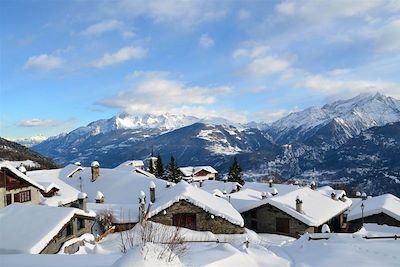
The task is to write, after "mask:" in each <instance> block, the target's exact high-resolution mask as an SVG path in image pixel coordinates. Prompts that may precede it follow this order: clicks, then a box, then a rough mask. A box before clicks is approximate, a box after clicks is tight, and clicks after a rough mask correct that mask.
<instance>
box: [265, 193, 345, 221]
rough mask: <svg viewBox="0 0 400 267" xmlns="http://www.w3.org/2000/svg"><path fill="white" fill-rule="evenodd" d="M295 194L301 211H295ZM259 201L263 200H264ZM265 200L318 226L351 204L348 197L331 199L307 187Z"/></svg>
mask: <svg viewBox="0 0 400 267" xmlns="http://www.w3.org/2000/svg"><path fill="white" fill-rule="evenodd" d="M297 196H299V198H300V200H302V201H303V207H302V209H303V213H299V212H297V211H296V197H297ZM261 202H264V200H263V201H261ZM265 202H266V203H269V204H270V205H272V206H275V207H276V208H278V209H280V210H282V211H283V212H285V213H287V214H289V215H290V216H292V217H294V218H296V219H298V220H299V221H301V222H303V223H305V224H307V225H309V226H320V225H321V224H323V223H325V222H327V221H328V220H330V219H331V218H332V217H334V216H336V215H339V214H340V213H342V212H344V211H345V210H346V209H347V208H349V207H350V205H351V200H350V199H346V201H345V202H344V201H341V200H333V199H331V198H330V197H327V196H325V195H323V194H321V193H320V192H318V191H315V190H312V189H310V188H308V187H303V188H300V189H298V190H296V191H292V192H290V193H287V194H284V195H279V194H278V195H277V196H275V197H272V198H267V199H266V200H265Z"/></svg>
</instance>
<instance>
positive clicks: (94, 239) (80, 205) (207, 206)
mask: <svg viewBox="0 0 400 267" xmlns="http://www.w3.org/2000/svg"><path fill="white" fill-rule="evenodd" d="M157 161H158V158H157V157H149V158H148V159H146V160H145V161H142V160H130V161H126V162H124V163H122V164H120V165H119V166H117V167H115V168H112V169H110V168H102V167H101V165H100V162H99V161H93V162H92V163H91V166H89V167H84V166H81V164H80V163H79V162H76V163H75V164H70V165H67V166H65V167H63V168H60V169H50V170H33V171H27V170H26V168H25V167H24V166H23V165H21V166H15V164H12V162H3V163H1V165H0V167H1V169H0V177H1V180H0V186H1V187H0V236H1V240H2V242H1V244H0V262H9V263H11V262H12V263H13V265H12V266H25V265H24V264H26V258H24V257H27V255H30V254H57V255H58V256H60V257H61V256H62V257H63V259H64V258H66V257H69V258H68V260H67V261H66V263H65V264H66V266H70V265H71V264H72V263H71V262H70V261H71V260H73V264H74V266H81V265H82V266H89V265H85V264H87V260H88V259H91V257H93V256H94V255H97V254H99V258H97V260H90V261H91V264H92V265H90V266H138V265H132V264H134V263H136V264H139V266H140V265H146V264H149V266H154V265H160V264H161V265H163V264H172V265H174V264H175V265H176V264H177V262H178V263H179V264H181V265H183V266H186V265H189V266H191V265H196V266H197V265H201V266H202V265H207V264H210V263H212V264H215V265H216V266H221V265H222V266H226V265H230V266H242V265H240V263H239V262H236V260H234V258H235V257H243V255H242V254H243V253H244V252H246V251H247V253H245V254H246V257H250V258H252V260H254V261H258V262H257V263H254V264H250V265H254V266H264V264H265V262H270V264H271V265H272V266H291V265H292V264H293V262H290V261H296V260H293V257H294V256H287V255H290V252H287V251H290V249H293V248H292V247H295V246H296V245H298V244H297V243H298V242H303V243H304V242H306V243H309V245H310V246H311V245H316V246H317V247H318V246H319V245H317V244H324V245H327V242H329V241H330V240H332V241H331V242H335V246H337V245H338V244H339V245H340V246H342V247H343V248H344V249H345V248H346V246H349V247H351V246H354V244H351V242H355V241H357V242H363V245H364V246H367V247H368V246H369V245H371V246H376V245H379V246H382V249H383V248H384V249H389V250H390V249H398V247H399V243H398V242H399V241H398V239H399V236H400V199H399V198H397V197H396V196H394V195H391V194H384V195H380V196H373V197H372V196H368V195H367V194H366V193H365V192H362V193H361V192H357V193H356V194H355V196H347V194H346V192H345V191H344V190H336V189H334V188H332V187H330V186H322V187H318V184H317V183H316V182H315V181H311V182H310V183H309V184H302V185H300V183H299V182H297V181H293V182H292V183H290V184H284V183H281V184H278V183H275V182H274V179H272V178H271V179H269V180H268V181H267V182H244V181H243V180H237V179H238V177H233V176H234V174H235V166H236V168H237V167H239V165H238V163H237V162H236V159H235V160H234V162H233V164H232V167H231V172H230V173H229V175H228V176H224V177H219V176H218V172H217V170H215V169H214V168H213V167H211V166H184V167H177V166H172V167H173V169H174V171H172V172H170V173H169V175H170V176H168V177H167V176H164V177H163V179H160V178H156V176H155V174H156V175H157V169H158V170H159V169H160V167H159V168H157ZM13 165H14V166H13ZM158 166H161V164H158ZM169 168H171V166H169ZM239 168H240V167H239ZM152 173H154V174H152ZM236 174H238V173H236ZM171 175H172V176H171ZM171 177H172V178H171ZM239 178H240V177H239ZM355 236H357V238H356V239H354V238H355ZM360 239H362V240H361V241H360ZM296 240H297V241H296ZM349 240H350V243H349ZM321 242H323V243H321ZM369 243H370V244H369ZM150 244H152V245H153V246H155V247H151V245H150ZM227 244H229V245H231V246H233V247H236V249H237V250H238V251H236V252H234V253H232V255H234V256H235V257H233V256H232V255H231V256H232V257H233V258H232V257H231V258H232V259H231V260H227V261H222V262H221V261H220V260H221V259H214V260H211V262H207V260H206V261H205V262H204V258H203V259H201V260H198V261H195V262H191V261H192V260H193V256H190V257H189V256H186V258H185V255H190V253H194V252H193V251H196V250H199V249H200V248H202V247H201V246H206V248H208V249H210V248H209V247H208V246H210V245H213V246H216V247H214V249H213V250H217V251H218V249H220V246H226V245H227ZM289 244H291V245H290V246H289ZM328 245H329V244H328ZM199 246H200V247H199ZM285 246H287V247H286V248H285ZM302 246H303V245H302ZM304 246H305V245H304ZM138 247H139V248H140V249H139V251H140V253H139V254H140V255H141V256H140V260H138V259H137V255H136V254H135V256H134V257H133V258H134V259H132V256H129V255H130V254H129V253H130V252H129V251H137V250H138ZM149 247H150V248H151V249H149ZM203 249H204V248H203ZM285 249H286V252H282V251H283V250H285ZM310 249H311V247H310ZM346 249H347V248H346ZM200 250H201V249H200ZM251 250H254V251H255V252H254V251H252V253H255V255H257V256H255V255H253V256H251V255H250V254H249V252H248V251H251ZM107 251H108V252H107ZM144 251H147V252H144ZM166 251H167V252H168V253H167V252H166ZM132 253H133V252H131V254H132ZM135 253H138V252H135ZM208 253H210V252H209V251H208ZM296 253H297V252H296ZM82 254H85V256H84V257H82ZM125 254H126V255H127V256H125V257H128V258H127V259H125V260H124V255H125ZM20 255H24V257H20ZM76 255H81V257H76ZM106 255H108V256H107V260H99V259H101V257H106ZM146 255H151V256H147V258H146ZM166 255H168V256H166ZM204 255H205V256H206V257H205V258H207V255H208V254H207V251H205V252H204ZM272 256H273V257H274V260H273V261H272V262H271V257H272ZM85 257H86V258H85ZM358 257H359V258H360V259H363V258H364V261H365V262H368V264H372V263H373V262H374V261H373V260H371V258H370V257H368V256H366V255H365V253H360V255H359V256H358ZM365 257H366V258H365ZM149 258H150V259H149ZM259 258H260V259H259ZM316 258H318V257H316ZM383 258H384V259H383V260H384V262H383V263H382V265H380V266H384V265H387V266H391V263H393V262H396V261H397V262H398V260H399V259H398V258H397V254H395V253H393V254H391V253H390V252H388V253H387V254H385V256H383ZM387 258H389V259H387ZM18 259H21V260H20V261H18ZM28 259H29V258H28ZM185 259H186V262H185ZM188 259H189V260H188ZM42 260H43V261H42V262H41V265H42V264H43V265H42V266H47V265H46V264H50V262H52V261H53V260H56V258H54V257H52V258H48V257H46V256H44V257H43V258H42ZM377 260H380V261H382V259H381V258H379V257H378V258H377ZM142 261H143V262H142ZM114 262H116V264H117V263H118V262H122V263H121V265H118V264H117V265H112V264H113V263H114ZM124 262H125V263H124ZM246 262H248V261H246ZM335 262H336V261H335V260H333V261H332V266H333V264H335ZM68 264H69V265H68ZM124 264H125V265H124ZM129 264H131V265H129ZM179 264H178V265H179ZM212 264H211V265H212ZM232 264H233V265H232ZM175 265H174V266H175ZM181 265H179V266H181ZM250 265H248V266H250ZM328 265H329V264H328ZM361 265H363V264H361ZM4 266H7V264H6V265H4ZM71 266H72V265H71ZM320 266H322V265H320ZM324 266H326V265H324ZM329 266H330V265H329ZM363 266H365V265H363ZM371 266H372V265H371Z"/></svg>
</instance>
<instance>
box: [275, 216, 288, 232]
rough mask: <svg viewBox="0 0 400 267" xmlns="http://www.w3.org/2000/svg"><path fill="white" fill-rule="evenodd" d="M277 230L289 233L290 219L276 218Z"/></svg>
mask: <svg viewBox="0 0 400 267" xmlns="http://www.w3.org/2000/svg"><path fill="white" fill-rule="evenodd" d="M276 232H278V233H283V234H289V219H288V218H276Z"/></svg>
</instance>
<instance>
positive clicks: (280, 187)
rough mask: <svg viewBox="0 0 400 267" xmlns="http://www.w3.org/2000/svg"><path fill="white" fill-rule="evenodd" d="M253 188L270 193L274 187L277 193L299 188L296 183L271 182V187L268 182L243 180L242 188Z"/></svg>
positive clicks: (281, 193)
mask: <svg viewBox="0 0 400 267" xmlns="http://www.w3.org/2000/svg"><path fill="white" fill-rule="evenodd" d="M247 188H249V189H253V190H257V191H259V192H270V193H271V194H272V193H274V191H275V190H274V188H275V189H276V190H277V191H278V195H283V194H286V193H289V192H292V191H295V190H297V189H299V188H300V187H299V186H298V185H292V184H275V183H273V184H272V187H269V183H260V182H245V183H244V185H243V187H242V190H243V189H247Z"/></svg>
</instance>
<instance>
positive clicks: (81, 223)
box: [76, 218, 85, 230]
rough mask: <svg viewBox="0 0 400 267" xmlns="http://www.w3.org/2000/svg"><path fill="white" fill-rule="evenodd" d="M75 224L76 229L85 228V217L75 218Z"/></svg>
mask: <svg viewBox="0 0 400 267" xmlns="http://www.w3.org/2000/svg"><path fill="white" fill-rule="evenodd" d="M76 224H77V226H78V230H81V229H82V228H85V219H82V218H77V221H76Z"/></svg>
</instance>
